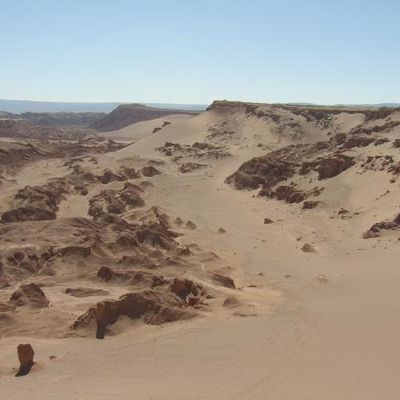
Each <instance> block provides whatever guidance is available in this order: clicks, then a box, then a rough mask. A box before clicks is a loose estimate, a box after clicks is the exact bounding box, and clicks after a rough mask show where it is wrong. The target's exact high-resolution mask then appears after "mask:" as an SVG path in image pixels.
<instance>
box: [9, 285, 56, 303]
mask: <svg viewBox="0 0 400 400" xmlns="http://www.w3.org/2000/svg"><path fill="white" fill-rule="evenodd" d="M10 304H12V305H14V306H15V307H21V306H31V307H37V308H43V307H47V306H48V305H49V300H48V299H47V297H46V295H45V294H44V292H43V290H42V289H40V287H39V286H37V285H36V284H34V283H30V284H28V285H21V286H20V287H19V289H18V290H16V291H15V292H14V293H13V294H12V295H11V297H10Z"/></svg>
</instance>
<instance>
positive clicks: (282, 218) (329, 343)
mask: <svg viewBox="0 0 400 400" xmlns="http://www.w3.org/2000/svg"><path fill="white" fill-rule="evenodd" d="M115 118H116V119H118V114H117V116H116V117H115V113H114V114H113V120H112V121H114V119H115ZM124 118H126V116H125V115H124ZM116 123H117V125H116V126H118V127H119V126H120V124H119V122H118V121H117V122H116ZM13 129H14V130H13V131H12V132H11V131H10V134H9V135H7V129H6V128H4V129H3V131H2V135H3V136H4V137H3V138H1V139H0V180H1V183H0V185H1V186H0V190H1V191H0V218H1V223H0V288H1V289H0V336H1V341H0V342H1V347H2V349H4V350H2V357H1V360H0V386H1V390H2V392H3V393H5V394H6V395H8V396H9V397H11V398H15V399H20V398H21V399H24V398H26V397H27V396H28V395H29V396H30V398H33V399H36V398H37V399H39V398H40V399H44V398H47V397H49V398H50V397H51V398H57V399H75V398H77V399H78V398H85V399H101V398H105V397H107V398H124V399H131V398H140V399H177V398H182V399H264V398H265V399H266V398H268V399H345V398H346V399H347V398H348V399H376V398H385V399H397V398H398V397H397V396H398V393H399V392H400V385H399V384H398V380H397V374H396V371H397V364H398V357H397V354H398V352H399V351H400V346H399V344H398V340H397V337H398V334H399V333H400V323H399V321H398V317H397V316H398V311H399V304H400V302H399V300H400V296H399V294H398V293H399V292H398V290H397V282H398V279H399V278H400V272H399V269H398V265H397V260H398V255H399V240H400V210H399V202H398V199H399V189H400V186H399V183H400V182H399V175H400V151H399V148H400V110H399V109H389V108H388V109H374V108H356V107H353V108H352V107H317V106H315V107H311V106H310V107H303V106H287V105H266V104H250V103H239V102H227V101H217V102H214V103H213V104H212V105H211V106H210V107H209V108H208V110H207V111H205V112H203V113H201V114H199V115H166V116H161V117H160V118H156V119H152V120H146V121H142V122H137V123H135V124H132V125H128V126H124V127H122V128H121V129H118V130H111V131H110V130H109V131H108V132H106V133H104V132H103V133H101V132H96V131H93V130H91V131H90V132H89V131H88V132H86V131H85V130H84V129H82V128H81V129H80V130H78V131H74V132H72V133H71V132H69V133H68V132H67V131H64V132H61V133H59V134H58V135H52V134H49V130H50V131H51V128H49V127H46V138H45V139H43V137H42V136H41V135H42V133H41V132H40V129H36V128H35V129H34V130H33V131H32V132H31V133H30V134H29V135H27V134H26V131H24V127H23V126H22V127H19V128H18V129H15V127H14V128H13ZM21 132H22V133H21ZM24 132H25V133H24ZM11 133H12V134H11ZM98 339H102V340H98ZM25 342H26V343H31V344H32V346H33V348H34V350H35V362H36V363H35V364H34V365H33V367H32V370H31V372H30V373H29V375H28V376H26V377H24V378H15V377H14V375H15V373H16V370H15V368H17V367H18V362H17V358H16V347H17V345H18V344H20V343H25ZM13 368H14V369H13ZM21 379H23V381H22V382H23V383H22V384H21ZM361 383H362V384H361ZM132 396H133V397H132Z"/></svg>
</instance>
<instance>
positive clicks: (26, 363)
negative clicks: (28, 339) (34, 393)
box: [15, 344, 35, 376]
mask: <svg viewBox="0 0 400 400" xmlns="http://www.w3.org/2000/svg"><path fill="white" fill-rule="evenodd" d="M34 355H35V352H34V351H33V348H32V346H31V345H30V344H20V345H19V346H18V359H19V363H20V367H19V370H18V372H17V374H16V375H15V376H24V375H27V374H29V372H30V370H31V368H32V366H33V364H34V361H33V357H34Z"/></svg>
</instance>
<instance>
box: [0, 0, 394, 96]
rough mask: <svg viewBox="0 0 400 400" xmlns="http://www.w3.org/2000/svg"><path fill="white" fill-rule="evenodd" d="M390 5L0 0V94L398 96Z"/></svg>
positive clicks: (353, 2) (257, 0) (390, 2)
mask: <svg viewBox="0 0 400 400" xmlns="http://www.w3.org/2000/svg"><path fill="white" fill-rule="evenodd" d="M399 12H400V3H399V2H397V1H394V0H384V1H381V2H379V3H378V2H363V1H356V0H350V1H344V0H339V1H336V2H331V1H316V0H314V1H313V0H306V1H303V2H297V1H293V0H289V1H286V2H284V3H282V2H281V3H279V4H278V3H277V2H273V1H260V0H253V1H251V2H248V1H247V2H245V1H242V0H239V1H236V2H234V3H233V2H230V1H227V0H220V1H218V2H215V1H210V0H205V1H203V2H201V3H200V2H199V3H196V4H194V3H192V2H189V3H184V2H181V1H177V0H172V1H169V2H168V3H167V2H162V1H159V0H155V1H151V2H146V3H144V2H138V1H127V0H117V1H114V2H112V3H110V2H108V1H103V0H100V1H85V2H78V1H76V0H71V1H59V2H52V1H50V0H40V1H35V2H30V1H27V0H21V1H16V2H3V4H2V6H1V13H2V24H1V25H0V44H1V48H2V63H1V66H0V72H1V74H2V77H3V79H2V80H1V81H0V98H3V99H20V100H37V101H77V102H133V101H135V102H136V101H137V102H144V103H156V102H158V103H191V104H209V103H211V102H212V101H213V100H214V99H230V100H242V101H254V102H309V103H319V104H365V103H392V102H393V103H396V102H397V103H398V102H400V98H399V93H400V80H399V79H398V70H399V67H400V54H399V52H398V51H396V49H397V48H398V43H399V39H400V33H399V29H398V21H397V19H398V15H399Z"/></svg>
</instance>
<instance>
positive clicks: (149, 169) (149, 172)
mask: <svg viewBox="0 0 400 400" xmlns="http://www.w3.org/2000/svg"><path fill="white" fill-rule="evenodd" d="M142 174H143V176H147V177H151V176H155V175H160V174H161V172H160V171H159V170H158V169H157V168H155V167H153V166H152V165H147V166H145V167H143V168H142Z"/></svg>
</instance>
